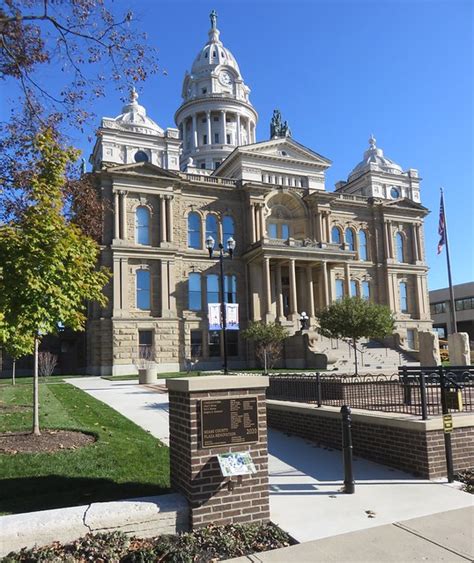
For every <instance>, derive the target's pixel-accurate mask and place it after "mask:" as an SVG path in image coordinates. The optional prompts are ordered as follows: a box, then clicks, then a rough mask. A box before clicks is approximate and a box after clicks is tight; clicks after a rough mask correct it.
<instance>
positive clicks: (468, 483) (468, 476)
mask: <svg viewBox="0 0 474 563" xmlns="http://www.w3.org/2000/svg"><path fill="white" fill-rule="evenodd" d="M454 478H455V479H456V481H460V482H461V483H462V484H463V487H462V490H463V491H466V493H471V495H474V469H466V470H465V471H461V472H460V473H458V474H457V475H455V476H454Z"/></svg>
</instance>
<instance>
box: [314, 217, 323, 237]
mask: <svg viewBox="0 0 474 563" xmlns="http://www.w3.org/2000/svg"><path fill="white" fill-rule="evenodd" d="M314 218H315V224H316V232H315V238H316V240H317V241H318V242H322V241H323V233H322V228H321V212H320V211H317V212H316V214H315V216H314Z"/></svg>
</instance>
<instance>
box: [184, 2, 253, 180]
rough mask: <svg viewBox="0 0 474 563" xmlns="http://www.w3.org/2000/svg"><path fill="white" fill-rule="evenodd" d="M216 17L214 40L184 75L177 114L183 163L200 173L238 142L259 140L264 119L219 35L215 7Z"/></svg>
mask: <svg viewBox="0 0 474 563" xmlns="http://www.w3.org/2000/svg"><path fill="white" fill-rule="evenodd" d="M210 19H211V29H210V30H209V40H208V42H207V43H206V44H205V45H204V47H203V48H202V49H201V50H200V51H199V53H198V55H197V57H196V58H195V60H194V63H193V65H192V67H191V72H186V74H185V76H184V81H183V90H182V94H181V95H182V99H183V102H182V104H181V106H180V107H179V108H178V110H177V112H176V114H175V121H176V124H177V126H178V128H179V131H180V138H181V140H182V143H183V149H182V154H181V160H180V168H181V170H185V171H188V172H198V173H200V174H211V173H212V171H213V170H215V169H216V168H218V166H219V165H220V164H221V163H222V161H223V160H224V159H225V158H226V157H227V156H228V155H229V154H230V153H231V152H232V151H233V150H234V149H235V148H236V147H237V146H241V145H249V144H252V143H255V129H256V125H257V120H258V114H257V112H256V111H255V109H254V108H253V106H252V104H251V103H250V100H249V94H250V88H249V87H248V86H247V85H246V84H245V83H244V80H243V78H242V75H241V73H240V69H239V65H238V64H237V61H236V60H235V58H234V55H233V54H232V53H231V52H230V51H229V50H228V49H227V48H226V47H224V45H223V44H222V41H221V40H220V39H219V35H220V32H219V30H218V29H217V14H216V12H215V10H213V11H212V12H211V14H210Z"/></svg>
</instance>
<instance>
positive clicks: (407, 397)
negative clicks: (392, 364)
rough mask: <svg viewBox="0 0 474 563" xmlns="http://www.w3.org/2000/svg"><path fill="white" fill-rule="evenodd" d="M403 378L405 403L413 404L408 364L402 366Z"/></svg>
mask: <svg viewBox="0 0 474 563" xmlns="http://www.w3.org/2000/svg"><path fill="white" fill-rule="evenodd" d="M402 372H403V375H402V379H403V404H404V405H411V387H410V383H409V381H408V372H407V366H403V367H402Z"/></svg>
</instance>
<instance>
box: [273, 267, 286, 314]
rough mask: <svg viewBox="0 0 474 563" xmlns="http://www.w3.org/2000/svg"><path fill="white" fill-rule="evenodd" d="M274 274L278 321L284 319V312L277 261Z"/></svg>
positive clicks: (279, 268)
mask: <svg viewBox="0 0 474 563" xmlns="http://www.w3.org/2000/svg"><path fill="white" fill-rule="evenodd" d="M275 276H276V304H277V317H278V320H279V321H282V320H285V312H284V310H283V290H282V287H281V264H280V263H279V262H277V264H276V267H275Z"/></svg>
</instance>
